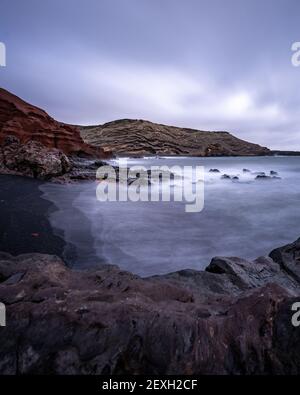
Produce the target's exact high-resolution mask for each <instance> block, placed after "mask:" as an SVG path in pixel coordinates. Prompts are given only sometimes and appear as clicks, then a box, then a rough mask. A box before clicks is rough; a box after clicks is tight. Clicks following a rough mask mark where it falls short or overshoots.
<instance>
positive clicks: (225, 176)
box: [221, 174, 231, 180]
mask: <svg viewBox="0 0 300 395" xmlns="http://www.w3.org/2000/svg"><path fill="white" fill-rule="evenodd" d="M221 179H222V180H230V179H231V177H230V176H229V175H228V174H223V175H222V176H221Z"/></svg>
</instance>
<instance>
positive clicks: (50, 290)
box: [0, 239, 300, 374]
mask: <svg viewBox="0 0 300 395" xmlns="http://www.w3.org/2000/svg"><path fill="white" fill-rule="evenodd" d="M299 251H300V239H299V240H297V241H296V242H295V243H292V244H290V245H288V246H285V247H282V248H279V249H276V250H274V251H272V252H271V254H270V256H269V257H262V258H258V259H257V260H255V261H254V262H249V261H246V260H243V259H240V258H224V257H216V258H214V259H213V260H212V261H211V263H210V265H209V266H208V268H207V269H206V271H203V272H201V271H195V270H182V271H179V272H176V273H171V274H168V275H164V276H154V277H151V278H147V279H142V278H140V277H138V276H136V275H133V274H131V273H128V272H124V271H121V270H120V269H119V268H118V267H116V266H109V265H103V266H102V267H100V268H99V269H98V270H94V271H72V270H70V269H69V268H67V267H66V266H65V264H64V262H63V261H62V260H61V259H60V258H58V257H56V256H51V255H42V254H25V255H20V256H17V257H13V256H11V255H9V254H6V253H0V300H1V302H3V303H5V305H6V308H7V326H6V327H3V328H1V330H0V373H1V374H143V373H144V374H289V373H292V374H300V359H299V355H300V331H299V329H297V328H294V327H293V326H292V324H291V317H292V311H291V305H292V303H293V302H294V301H297V300H298V299H299V297H300V272H299V268H298V266H299V265H298V260H299V256H300V252H299Z"/></svg>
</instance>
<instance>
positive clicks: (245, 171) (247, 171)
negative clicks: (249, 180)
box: [243, 169, 251, 173]
mask: <svg viewBox="0 0 300 395" xmlns="http://www.w3.org/2000/svg"><path fill="white" fill-rule="evenodd" d="M243 173H251V170H249V169H243Z"/></svg>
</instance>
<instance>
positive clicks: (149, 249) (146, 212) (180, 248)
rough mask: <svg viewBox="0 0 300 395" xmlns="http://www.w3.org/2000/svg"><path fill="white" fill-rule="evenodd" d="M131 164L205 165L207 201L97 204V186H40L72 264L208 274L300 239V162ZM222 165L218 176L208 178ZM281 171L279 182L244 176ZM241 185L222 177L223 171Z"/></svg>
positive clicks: (259, 159) (297, 159) (141, 162)
mask: <svg viewBox="0 0 300 395" xmlns="http://www.w3.org/2000/svg"><path fill="white" fill-rule="evenodd" d="M128 164H134V165H145V166H147V167H150V166H151V165H167V166H172V165H180V166H184V165H186V166H187V165H193V166H196V165H200V166H201V165H202V166H205V204H204V210H203V211H202V212H200V213H186V212H185V210H184V207H183V203H174V202H159V203H157V202H155V203H154V202H149V203H148V202H143V203H142V202H137V203H132V202H104V203H101V202H98V201H97V200H96V192H95V191H96V185H97V184H96V183H83V184H80V185H73V186H72V185H71V186H70V185H67V186H65V185H63V186H62V185H54V184H45V185H43V186H42V187H41V188H42V191H43V192H44V198H46V199H48V200H50V201H52V202H53V203H54V204H55V205H56V206H57V208H58V210H57V212H55V213H52V214H51V215H50V221H51V223H52V225H53V226H54V227H55V228H56V229H57V230H58V232H59V234H61V231H63V232H64V236H65V239H66V241H68V242H70V243H72V244H73V245H75V246H76V258H75V259H73V261H72V263H73V265H74V266H75V267H77V268H81V267H90V266H94V265H97V263H99V262H101V263H102V262H106V263H111V264H117V265H119V266H120V267H121V268H122V269H125V270H129V271H131V272H134V273H137V274H139V275H142V276H149V275H153V274H161V273H168V272H173V271H176V270H180V269H184V268H194V269H199V270H201V269H204V268H205V267H206V266H207V265H208V264H209V262H210V260H211V258H212V257H213V256H217V255H223V256H240V257H244V258H249V259H253V258H256V257H258V256H260V255H266V254H268V253H269V252H270V251H271V250H272V249H273V248H275V247H278V246H281V245H284V244H286V243H289V242H292V241H294V240H295V239H296V238H298V237H299V236H300V205H299V203H300V182H299V181H300V157H250V158H245V157H238V158H165V159H155V158H148V159H146V158H145V159H137V160H130V161H129V162H128ZM210 168H218V169H219V170H220V171H221V173H210V172H209V169H210ZM243 168H247V169H250V170H251V172H259V171H263V172H266V173H269V171H270V170H274V171H277V172H278V173H279V176H280V177H281V178H282V179H280V180H255V175H254V174H250V173H243V172H242V169H243ZM223 173H226V174H230V175H238V176H239V177H240V179H239V181H232V180H222V179H221V174H223Z"/></svg>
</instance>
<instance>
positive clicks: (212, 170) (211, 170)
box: [209, 169, 220, 173]
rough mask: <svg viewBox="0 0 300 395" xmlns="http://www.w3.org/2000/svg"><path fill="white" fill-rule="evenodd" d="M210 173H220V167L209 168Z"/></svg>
mask: <svg viewBox="0 0 300 395" xmlns="http://www.w3.org/2000/svg"><path fill="white" fill-rule="evenodd" d="M209 172H210V173H220V170H219V169H210V170H209Z"/></svg>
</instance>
